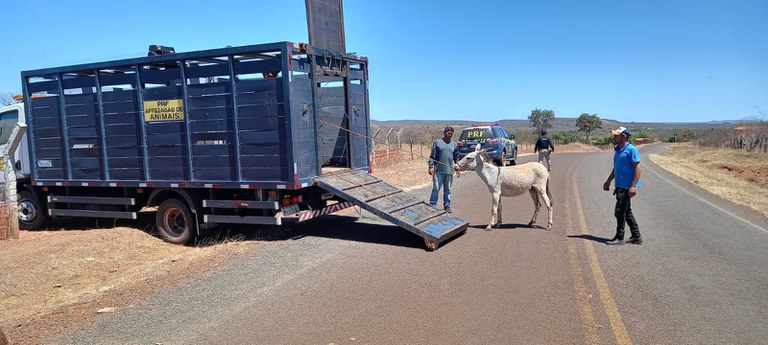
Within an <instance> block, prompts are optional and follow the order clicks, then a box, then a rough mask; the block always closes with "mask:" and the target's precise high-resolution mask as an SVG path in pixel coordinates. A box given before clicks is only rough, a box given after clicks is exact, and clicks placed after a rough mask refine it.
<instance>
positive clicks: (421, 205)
mask: <svg viewBox="0 0 768 345" xmlns="http://www.w3.org/2000/svg"><path fill="white" fill-rule="evenodd" d="M315 181H316V182H317V185H318V186H320V187H321V188H323V189H325V190H327V191H329V192H332V193H334V194H336V195H337V196H339V197H341V198H344V199H346V200H347V201H349V202H351V203H353V204H355V205H357V206H360V207H362V208H364V209H365V210H367V211H369V212H371V213H373V214H375V215H377V216H379V217H381V218H384V219H386V220H388V221H390V222H392V223H393V224H395V225H397V226H400V227H402V228H403V229H406V230H408V231H410V232H412V233H414V234H416V235H418V236H421V237H423V238H424V243H425V244H426V246H427V249H429V250H435V249H437V247H438V246H439V245H440V243H442V242H444V241H446V240H448V239H450V238H451V237H453V236H455V235H457V234H459V233H461V232H463V231H465V230H466V229H467V227H468V226H469V223H468V222H466V221H464V220H462V219H461V218H459V217H456V216H454V215H452V214H450V213H448V212H445V211H444V210H441V209H439V208H436V207H434V206H431V205H429V204H428V203H427V202H424V201H422V200H420V199H419V198H417V197H416V196H414V195H411V194H408V193H406V192H404V191H402V190H401V189H400V188H397V187H395V186H393V185H391V184H389V183H386V182H384V181H382V180H381V179H379V178H377V177H376V176H373V175H371V174H369V173H367V172H365V171H350V172H344V173H336V174H331V175H323V176H319V177H316V178H315Z"/></svg>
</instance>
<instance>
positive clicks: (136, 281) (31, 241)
mask: <svg viewBox="0 0 768 345" xmlns="http://www.w3.org/2000/svg"><path fill="white" fill-rule="evenodd" d="M523 150H525V151H532V149H530V150H528V149H526V148H523ZM569 151H581V152H584V151H588V152H597V151H600V149H598V148H595V147H590V146H586V145H580V144H573V145H560V146H558V147H557V151H556V153H555V154H557V153H558V152H569ZM529 154H533V153H532V152H523V153H521V155H529ZM651 158H652V160H653V161H654V162H657V163H658V164H660V165H662V166H664V167H665V168H666V169H668V170H670V171H672V172H674V173H676V174H680V175H681V176H682V177H683V178H686V179H689V180H692V181H694V182H695V183H697V184H699V185H701V186H702V187H703V188H706V189H710V188H712V189H711V190H712V191H713V193H716V194H718V195H722V196H723V197H724V198H727V199H732V200H734V201H736V202H739V203H743V204H745V205H748V206H750V207H757V209H758V210H759V211H761V212H763V214H766V216H768V201H767V200H768V198H766V197H765V195H766V192H768V190H766V186H768V176H766V174H767V172H768V157H766V155H750V154H746V153H741V152H738V153H735V152H734V151H722V152H709V151H705V150H702V149H697V148H693V147H691V146H688V145H678V146H675V147H673V148H671V149H670V150H668V151H667V153H666V154H664V155H663V156H662V155H654V156H652V157H651ZM402 159H408V160H410V159H411V158H410V155H409V156H408V157H404V158H402ZM414 160H423V161H424V162H425V164H424V169H423V171H421V170H414V168H413V165H412V164H399V165H392V166H386V167H374V175H377V176H378V177H380V178H382V179H384V180H386V181H388V182H390V183H392V184H394V185H397V186H399V187H401V188H403V189H411V188H416V187H420V186H424V185H429V183H431V182H430V178H429V175H427V171H426V170H427V169H426V158H423V157H414ZM725 180H728V181H733V183H731V182H729V187H728V188H725V187H724V186H721V185H722V183H718V182H717V181H725ZM731 185H733V186H736V187H735V188H734V187H731ZM739 200H741V201H739ZM755 200H759V201H761V202H755ZM151 223H152V215H151V214H144V215H142V217H141V218H140V219H139V221H137V222H133V223H130V222H121V223H119V224H112V223H109V224H104V223H103V222H102V223H98V222H96V221H93V220H89V221H64V222H62V221H58V222H56V223H54V224H53V225H52V226H51V227H50V228H49V229H47V230H46V231H21V233H20V238H19V240H9V241H0V272H2V273H0V301H2V303H0V329H2V330H3V331H4V332H5V333H6V335H7V336H8V338H9V339H10V340H11V343H14V344H34V343H35V342H36V341H35V340H36V339H39V338H41V337H45V336H49V335H51V334H56V333H59V332H62V331H64V330H66V329H67V328H70V327H72V326H74V325H76V324H77V323H79V322H87V321H88V320H90V319H92V318H93V317H95V316H96V315H97V314H98V313H100V312H109V311H110V310H114V309H110V308H126V307H129V305H130V301H131V300H132V299H133V298H135V297H137V296H140V295H142V294H147V293H151V292H152V291H153V289H158V288H162V287H163V286H166V285H169V284H171V283H174V282H178V281H180V280H183V279H185V277H187V276H190V275H191V274H190V272H193V273H203V274H204V273H205V272H209V271H211V270H214V269H215V268H216V267H217V266H218V265H220V264H222V263H223V262H226V261H228V260H231V259H233V258H235V257H237V256H239V255H241V254H242V253H244V252H246V251H250V250H258V248H260V247H262V246H265V245H269V244H268V242H267V241H264V240H259V239H251V238H249V239H247V240H243V238H242V237H241V236H235V237H232V236H227V235H226V234H225V235H221V236H218V237H215V238H211V239H209V240H208V241H207V242H206V243H202V244H200V245H197V246H178V245H172V244H168V243H165V242H163V241H162V240H161V239H160V238H159V237H157V236H155V235H153V234H151V233H150V231H149V230H148V229H151V228H152V226H151ZM114 225H117V226H115V227H113V226H114ZM257 238H258V237H257Z"/></svg>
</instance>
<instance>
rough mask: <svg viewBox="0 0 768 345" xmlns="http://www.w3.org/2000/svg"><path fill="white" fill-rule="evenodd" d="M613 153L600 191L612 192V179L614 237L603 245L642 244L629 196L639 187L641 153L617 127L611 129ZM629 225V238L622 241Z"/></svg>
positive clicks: (633, 194) (632, 195) (626, 132)
mask: <svg viewBox="0 0 768 345" xmlns="http://www.w3.org/2000/svg"><path fill="white" fill-rule="evenodd" d="M611 133H612V134H613V144H614V147H613V149H614V151H615V152H614V154H613V169H612V170H611V175H610V176H608V180H606V181H605V183H604V184H603V190H606V191H609V190H611V181H612V180H613V179H614V178H615V179H616V182H615V183H614V187H616V189H615V190H614V192H613V194H614V195H616V210H615V212H614V215H615V216H616V236H614V237H613V239H611V240H610V241H608V242H606V244H623V243H633V244H643V239H642V238H641V237H640V228H639V227H638V225H637V221H636V220H635V216H634V215H633V214H632V203H631V200H632V197H634V196H635V195H637V188H638V187H640V151H638V150H637V148H636V147H635V146H634V145H632V144H631V143H630V142H629V141H628V140H629V136H630V135H631V134H630V133H629V129H627V128H626V127H623V126H622V127H619V128H617V129H612V130H611ZM625 223H626V224H629V231H630V232H631V233H632V236H631V237H630V238H629V239H628V240H627V241H626V242H624V224H625Z"/></svg>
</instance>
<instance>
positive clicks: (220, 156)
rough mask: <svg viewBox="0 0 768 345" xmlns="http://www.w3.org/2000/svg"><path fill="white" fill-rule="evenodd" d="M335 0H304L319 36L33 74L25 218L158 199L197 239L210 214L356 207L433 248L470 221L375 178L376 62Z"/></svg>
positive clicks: (234, 217) (273, 221) (257, 220)
mask: <svg viewBox="0 0 768 345" xmlns="http://www.w3.org/2000/svg"><path fill="white" fill-rule="evenodd" d="M328 2H329V1H327V0H325V1H319V3H320V4H321V5H322V6H321V5H318V4H317V3H318V1H313V0H308V1H307V2H306V5H307V18H308V20H307V22H308V26H309V37H310V43H309V44H301V43H292V42H275V43H267V44H258V45H249V46H241V47H227V48H220V49H211V50H203V51H194V52H183V53H178V52H173V51H172V50H171V49H165V48H164V47H161V46H151V47H150V53H149V54H148V55H149V56H146V57H139V58H133V59H125V60H117V61H107V62H98V63H88V64H81V65H74V66H66V67H57V68H46V69H40V70H33V71H25V72H22V73H21V78H22V87H23V106H21V108H22V109H23V110H21V112H23V113H24V115H25V121H23V120H22V119H19V120H20V122H26V125H27V126H28V128H27V131H26V139H27V140H26V144H25V146H27V147H28V150H27V151H28V152H29V154H28V156H24V155H21V157H17V158H18V161H17V162H16V164H15V165H16V166H15V168H16V170H17V176H16V177H17V191H18V195H19V200H18V203H19V217H20V226H21V228H23V229H38V228H41V227H43V226H44V224H45V223H46V221H47V220H48V219H49V218H50V217H94V218H110V219H117V218H121V219H135V218H136V217H137V213H138V212H139V211H140V210H142V209H145V208H146V207H157V211H156V216H155V226H156V228H157V230H158V231H159V233H160V234H161V235H162V236H163V238H164V239H165V240H167V241H169V242H173V243H188V242H190V241H192V240H193V239H194V238H195V237H196V236H199V235H202V233H201V229H204V228H206V227H205V226H203V225H204V224H208V223H224V224H227V223H238V224H258V225H287V224H290V223H295V222H301V221H306V220H310V219H312V218H316V217H319V216H322V215H325V214H329V213H332V212H335V211H338V210H340V209H343V208H346V207H350V206H353V205H358V206H360V207H362V208H364V209H367V210H369V211H371V212H373V213H375V214H377V215H379V216H381V217H383V218H385V219H387V220H389V221H391V222H393V223H394V224H396V225H398V226H401V227H403V228H405V229H407V230H409V231H411V232H413V233H415V234H417V235H419V236H422V237H423V238H424V240H425V244H426V246H427V248H428V249H435V248H436V247H437V246H438V245H439V243H440V242H442V241H444V240H446V239H448V238H450V237H452V236H453V235H455V234H457V233H460V232H462V231H464V230H466V228H467V225H468V224H467V222H465V221H463V220H461V219H459V218H457V217H456V216H453V215H451V214H449V213H446V212H445V211H443V210H440V209H437V208H434V207H432V206H430V205H429V204H427V203H425V202H424V201H423V200H419V199H418V198H416V197H414V196H412V195H409V194H407V193H405V192H403V191H402V190H400V189H399V188H397V187H394V186H392V185H390V184H388V183H386V182H385V181H382V180H380V179H379V178H376V177H375V176H373V175H371V174H370V151H371V140H372V139H371V133H370V118H369V103H368V102H369V98H368V59H367V58H365V57H362V56H357V55H355V54H349V53H345V52H344V51H345V47H344V34H343V32H344V30H343V20H342V19H341V18H343V16H342V8H341V1H340V0H339V1H338V3H337V6H336V7H335V8H334V10H331V11H329V10H328V5H327V3H328ZM330 3H334V2H333V1H330ZM329 23H331V24H329ZM334 23H335V24H334ZM19 107H20V106H18V105H17V106H16V107H15V109H16V111H17V112H18V109H19ZM1 111H2V110H0V112H1ZM25 149H26V148H25ZM12 151H13V150H12Z"/></svg>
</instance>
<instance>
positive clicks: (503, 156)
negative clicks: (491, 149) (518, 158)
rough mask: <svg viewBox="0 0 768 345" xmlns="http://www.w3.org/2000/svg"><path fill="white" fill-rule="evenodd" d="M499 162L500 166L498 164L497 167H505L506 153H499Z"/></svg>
mask: <svg viewBox="0 0 768 345" xmlns="http://www.w3.org/2000/svg"><path fill="white" fill-rule="evenodd" d="M500 161H501V164H499V166H502V167H505V166H507V151H502V152H501V160H500Z"/></svg>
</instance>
